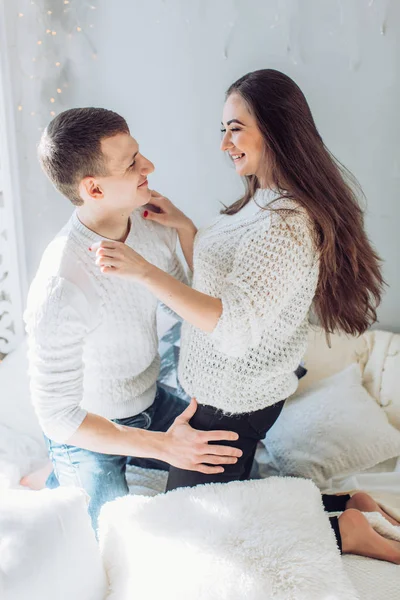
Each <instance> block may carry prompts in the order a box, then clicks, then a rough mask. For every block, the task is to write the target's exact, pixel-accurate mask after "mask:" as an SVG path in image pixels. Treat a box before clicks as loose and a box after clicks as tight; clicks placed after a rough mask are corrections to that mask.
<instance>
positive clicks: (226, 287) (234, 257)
mask: <svg viewBox="0 0 400 600" xmlns="http://www.w3.org/2000/svg"><path fill="white" fill-rule="evenodd" d="M276 197H277V196H276V194H274V193H273V192H271V191H270V190H258V191H257V192H256V194H255V196H254V198H253V199H252V200H251V201H250V202H249V204H247V205H246V206H245V207H244V208H243V209H242V210H241V211H240V212H239V213H237V214H236V215H233V216H229V215H222V216H220V217H218V218H217V219H216V220H215V221H214V222H213V223H212V224H211V225H210V226H209V227H207V228H205V229H202V230H200V231H199V233H198V234H197V236H196V239H195V245H194V277H193V288H194V289H196V290H199V291H200V292H203V293H205V294H208V295H210V296H213V297H216V298H220V299H221V300H222V305H223V311H222V315H221V318H220V320H219V322H218V324H217V326H216V328H215V329H214V331H213V332H212V333H211V334H210V333H206V332H204V331H201V330H199V329H197V328H195V327H193V326H191V325H189V324H187V323H185V324H184V326H183V328H182V340H181V356H180V364H179V378H180V381H181V384H182V386H183V388H184V389H185V391H186V392H187V393H188V394H189V395H190V396H192V397H195V398H196V399H197V401H198V402H199V403H201V404H208V405H211V406H214V407H216V408H219V409H221V410H222V411H223V412H224V413H231V414H237V413H246V412H252V411H256V410H259V409H262V408H265V407H267V406H270V405H272V404H275V403H276V402H279V401H280V400H283V399H285V398H287V397H288V396H290V395H291V394H293V393H294V391H295V390H296V388H297V383H298V380H297V377H296V375H295V374H294V370H295V369H296V368H297V366H298V365H299V363H300V361H301V359H302V357H303V354H304V352H305V349H306V345H307V330H308V315H309V310H310V307H311V304H312V301H313V298H314V294H315V291H316V286H317V282H318V273H319V269H318V255H317V253H316V249H315V245H314V241H313V236H312V225H311V223H310V221H309V219H308V217H307V215H306V212H305V210H304V209H302V208H301V207H300V206H299V205H298V204H297V203H296V202H294V201H293V200H289V199H279V200H277V201H276V202H274V203H273V204H272V205H271V208H273V210H274V211H277V209H280V210H279V211H278V212H272V211H271V210H269V209H267V210H265V207H266V205H267V204H269V203H270V202H271V201H272V200H274V199H275V198H276ZM260 206H261V207H263V208H261V209H260V208H259V207H260ZM285 209H286V210H285ZM290 209H296V212H293V211H292V210H290Z"/></svg>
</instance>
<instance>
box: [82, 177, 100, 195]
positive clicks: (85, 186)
mask: <svg viewBox="0 0 400 600" xmlns="http://www.w3.org/2000/svg"><path fill="white" fill-rule="evenodd" d="M79 194H80V196H81V198H83V200H85V199H89V198H90V199H92V200H101V199H102V198H104V192H103V189H102V187H101V186H100V183H99V182H98V180H97V179H95V178H94V177H84V179H82V181H81V182H80V184H79Z"/></svg>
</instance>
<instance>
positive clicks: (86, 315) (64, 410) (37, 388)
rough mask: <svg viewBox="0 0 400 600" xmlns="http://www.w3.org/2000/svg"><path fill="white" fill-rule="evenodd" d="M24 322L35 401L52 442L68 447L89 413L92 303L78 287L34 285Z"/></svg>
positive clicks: (56, 280) (61, 282)
mask: <svg viewBox="0 0 400 600" xmlns="http://www.w3.org/2000/svg"><path fill="white" fill-rule="evenodd" d="M24 318H25V323H26V330H27V333H28V345H29V351H28V357H29V374H30V386H31V396H32V402H33V405H34V408H35V411H36V414H37V416H38V419H39V423H40V425H41V427H42V429H43V431H44V433H45V434H46V435H47V437H49V438H51V439H52V440H54V441H57V442H59V443H63V442H65V441H67V440H68V439H69V438H70V437H71V435H72V434H73V433H74V432H75V431H76V430H77V429H78V427H79V426H80V425H81V423H82V421H83V420H84V418H85V417H86V414H87V412H86V411H85V410H83V409H82V408H81V407H80V403H81V400H82V394H83V362H82V354H83V342H84V338H85V335H86V334H87V332H88V330H89V322H90V318H91V317H90V311H89V306H88V302H87V300H86V297H85V296H84V294H83V293H82V292H81V291H80V290H79V288H77V287H76V286H75V285H73V284H72V283H70V282H69V281H67V280H65V279H63V278H60V277H53V278H51V279H49V280H48V281H46V282H40V281H38V282H34V283H33V284H32V286H31V290H30V292H29V296H28V304H27V309H26V311H25V315H24Z"/></svg>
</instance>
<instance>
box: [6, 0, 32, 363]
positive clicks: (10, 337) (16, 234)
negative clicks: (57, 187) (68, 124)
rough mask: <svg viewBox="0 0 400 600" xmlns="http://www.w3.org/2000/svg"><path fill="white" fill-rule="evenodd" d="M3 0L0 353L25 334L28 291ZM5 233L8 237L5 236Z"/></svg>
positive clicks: (12, 346)
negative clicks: (24, 316)
mask: <svg viewBox="0 0 400 600" xmlns="http://www.w3.org/2000/svg"><path fill="white" fill-rule="evenodd" d="M6 1H7V0H0V192H2V195H3V208H1V207H0V259H1V263H0V292H3V293H5V294H6V296H7V298H6V299H5V300H1V297H0V354H7V353H8V352H10V351H11V350H13V349H14V348H15V347H16V346H17V344H18V343H19V342H20V340H21V339H22V337H23V334H24V328H23V320H22V313H23V308H24V305H25V300H26V293H27V275H26V261H25V244H24V235H23V222H22V210H21V196H20V179H19V169H18V154H17V145H16V127H15V125H16V121H15V114H16V113H15V109H16V105H15V101H14V98H13V92H12V80H11V76H10V75H11V74H10V61H9V50H8V49H9V47H10V45H9V40H8V31H9V28H7V26H6V11H5V2H6ZM5 236H6V239H4V238H5Z"/></svg>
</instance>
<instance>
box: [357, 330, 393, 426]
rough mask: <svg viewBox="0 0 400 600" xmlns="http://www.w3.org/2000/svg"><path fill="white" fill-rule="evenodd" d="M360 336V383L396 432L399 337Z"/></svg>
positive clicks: (383, 333) (381, 334) (371, 333)
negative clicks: (364, 344) (364, 348)
mask: <svg viewBox="0 0 400 600" xmlns="http://www.w3.org/2000/svg"><path fill="white" fill-rule="evenodd" d="M364 337H365V339H366V342H367V344H368V352H366V353H365V357H364V361H363V363H364V364H363V367H364V372H363V384H364V386H365V387H366V388H367V390H368V391H369V393H370V394H371V396H373V397H374V398H375V400H376V401H377V402H378V403H379V404H380V405H381V406H382V408H383V410H384V411H385V412H386V414H387V416H388V419H389V421H390V423H391V424H392V425H393V426H394V427H396V428H397V429H400V383H399V374H400V335H399V334H396V333H391V332H390V331H369V332H368V333H366V334H364Z"/></svg>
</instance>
